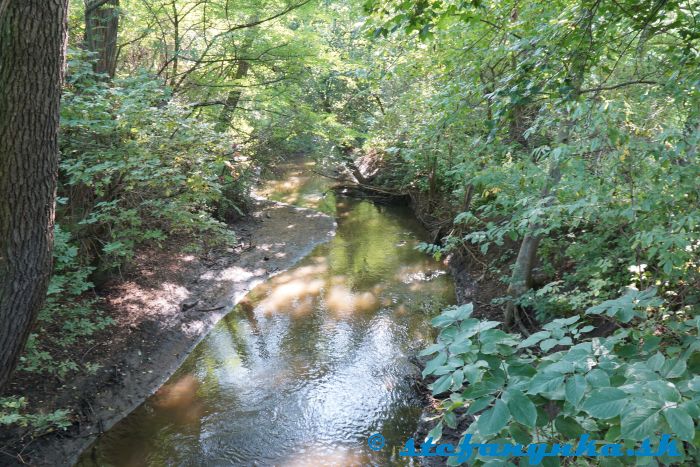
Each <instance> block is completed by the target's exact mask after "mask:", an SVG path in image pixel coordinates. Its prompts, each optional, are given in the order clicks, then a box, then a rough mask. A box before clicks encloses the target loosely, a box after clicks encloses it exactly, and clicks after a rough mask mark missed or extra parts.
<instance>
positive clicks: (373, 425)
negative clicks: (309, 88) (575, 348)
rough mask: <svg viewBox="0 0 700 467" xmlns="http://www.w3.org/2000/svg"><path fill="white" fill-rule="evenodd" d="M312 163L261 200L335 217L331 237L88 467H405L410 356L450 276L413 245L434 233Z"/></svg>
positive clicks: (267, 289) (293, 167)
mask: <svg viewBox="0 0 700 467" xmlns="http://www.w3.org/2000/svg"><path fill="white" fill-rule="evenodd" d="M312 168H313V165H312V163H308V162H306V163H304V162H293V163H290V164H288V165H287V166H284V167H282V169H283V170H281V171H280V173H279V174H278V176H277V177H278V179H277V180H273V181H270V182H268V183H266V184H265V186H263V187H262V189H261V192H262V194H264V195H265V196H268V197H270V198H272V199H277V200H281V201H286V202H290V203H292V204H296V205H300V206H305V207H313V208H317V209H321V210H323V211H324V212H327V213H329V214H331V215H334V216H336V219H337V222H338V231H337V234H336V236H335V237H334V238H333V240H331V241H330V242H329V243H327V244H324V245H321V246H319V247H317V248H316V249H315V250H314V251H313V253H312V254H311V255H309V256H308V257H307V258H306V259H305V260H303V261H302V262H301V263H300V264H299V265H298V266H297V267H295V268H293V269H291V270H289V271H287V272H286V273H283V274H280V275H277V276H275V277H274V278H272V279H271V280H269V281H268V282H266V283H265V284H263V285H261V286H259V287H257V288H256V289H254V290H253V291H252V292H251V293H250V294H249V295H248V297H246V299H245V300H244V301H243V302H242V303H240V304H239V305H238V306H236V308H234V310H233V311H232V312H231V313H230V314H229V315H227V316H226V317H225V318H224V319H223V320H222V321H221V322H220V323H219V324H218V325H217V326H216V327H215V328H214V329H213V330H212V331H211V333H210V334H209V335H208V336H207V337H206V338H205V339H204V340H203V341H202V342H201V343H200V344H199V345H198V346H197V347H196V348H195V350H194V351H193V352H192V354H191V355H190V356H189V357H188V358H187V360H186V361H185V362H184V363H183V365H182V367H181V368H180V369H179V370H178V371H177V372H176V373H175V374H174V375H173V376H172V378H170V380H169V381H168V382H167V383H166V384H165V385H164V386H163V387H162V388H161V389H160V390H159V391H158V392H157V393H156V394H155V395H154V396H153V397H151V398H150V399H148V400H147V401H146V402H145V403H144V404H142V405H141V406H140V407H139V408H138V409H136V410H135V411H134V412H133V413H131V414H130V415H129V416H127V417H126V418H125V419H124V420H122V421H121V422H119V423H118V424H117V425H115V426H114V428H112V429H111V430H109V431H108V432H107V433H105V434H104V435H103V436H102V437H100V438H99V439H98V441H97V442H96V443H95V444H94V445H93V446H92V447H91V448H90V449H88V450H87V451H86V452H85V453H84V454H83V456H82V458H81V460H80V462H79V465H81V466H90V465H115V466H142V465H149V466H150V465H152V466H164V465H173V466H200V465H202V466H204V465H206V466H219V465H221V466H223V465H260V466H269V465H278V466H321V465H341V466H349V465H382V466H383V465H410V462H409V460H407V459H403V458H399V457H398V450H399V448H400V446H401V445H402V444H403V442H405V440H406V439H407V438H408V437H410V436H411V433H412V432H413V431H414V430H415V428H416V424H417V421H418V418H419V415H420V412H421V405H420V400H419V399H418V396H417V394H416V392H415V388H414V385H413V379H412V378H413V377H414V375H415V371H416V369H415V368H414V367H413V366H412V365H411V364H410V363H409V361H408V355H409V353H410V352H411V350H412V349H415V348H418V347H421V346H424V345H426V342H428V341H429V340H430V339H431V338H432V331H431V328H430V325H429V320H430V318H431V317H432V316H434V315H435V314H436V313H437V312H438V311H439V310H440V308H441V307H443V306H445V305H448V304H452V303H453V302H454V290H453V286H452V281H451V279H450V278H449V277H448V276H447V274H446V272H445V270H444V267H443V266H442V265H441V264H439V263H436V262H434V261H432V260H431V259H429V258H427V257H426V256H425V255H423V254H421V253H419V252H417V251H416V250H415V249H414V246H415V245H416V244H417V242H419V241H421V240H425V232H424V231H423V229H422V228H421V227H420V225H419V224H418V223H417V222H416V221H415V219H414V218H413V217H412V216H411V214H410V212H409V211H408V210H407V209H406V208H402V207H391V206H379V205H375V204H372V203H370V202H367V201H358V200H353V199H349V198H343V197H337V198H336V196H335V195H334V194H333V193H332V192H330V191H327V190H328V181H327V180H324V179H323V178H322V177H320V176H318V175H314V174H313V172H312V171H311V170H312ZM375 432H381V433H383V434H384V436H385V437H386V439H387V446H386V447H385V448H384V449H383V450H381V451H379V452H374V451H371V450H370V449H369V448H368V447H367V444H366V442H367V437H368V436H369V435H371V434H372V433H375Z"/></svg>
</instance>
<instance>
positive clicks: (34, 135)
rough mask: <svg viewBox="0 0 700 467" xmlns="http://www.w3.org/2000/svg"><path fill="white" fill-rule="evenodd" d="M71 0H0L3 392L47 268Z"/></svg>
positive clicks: (40, 296) (0, 347)
mask: <svg viewBox="0 0 700 467" xmlns="http://www.w3.org/2000/svg"><path fill="white" fill-rule="evenodd" d="M67 3H68V0H9V1H8V0H0V392H1V391H2V389H3V388H4V387H6V385H7V383H8V381H9V379H10V376H11V374H12V371H13V370H14V368H15V367H16V365H17V362H18V359H19V355H20V352H21V351H22V349H23V348H24V345H25V343H26V341H27V338H28V336H29V332H30V331H31V328H32V324H33V323H34V320H35V318H36V316H37V313H38V312H39V309H40V308H41V307H42V305H43V303H44V298H45V296H46V290H47V287H48V283H49V278H50V275H51V265H52V250H53V223H54V201H55V191H56V177H57V171H58V119H59V101H60V96H61V82H62V78H63V65H64V60H65V46H66V16H67V7H68V5H67Z"/></svg>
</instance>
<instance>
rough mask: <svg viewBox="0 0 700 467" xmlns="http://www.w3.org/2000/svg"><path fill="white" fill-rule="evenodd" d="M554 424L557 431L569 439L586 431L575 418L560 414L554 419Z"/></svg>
mask: <svg viewBox="0 0 700 467" xmlns="http://www.w3.org/2000/svg"><path fill="white" fill-rule="evenodd" d="M554 426H555V427H556V429H557V431H558V432H559V433H561V434H563V435H564V436H566V437H567V438H570V439H576V438H578V437H579V436H581V435H582V434H584V433H585V432H586V430H584V429H583V427H582V426H581V425H579V423H578V422H577V421H576V420H574V419H573V418H571V417H564V416H561V415H560V416H558V417H557V418H556V419H554Z"/></svg>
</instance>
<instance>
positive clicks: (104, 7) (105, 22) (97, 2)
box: [85, 0, 119, 78]
mask: <svg viewBox="0 0 700 467" xmlns="http://www.w3.org/2000/svg"><path fill="white" fill-rule="evenodd" d="M118 30H119V0H106V1H105V0H86V1H85V46H86V47H87V49H88V50H89V51H91V52H95V53H96V54H97V57H96V59H97V61H96V62H95V63H94V66H93V69H94V70H95V73H102V74H106V75H108V76H109V77H110V78H114V73H115V71H116V69H117V32H118Z"/></svg>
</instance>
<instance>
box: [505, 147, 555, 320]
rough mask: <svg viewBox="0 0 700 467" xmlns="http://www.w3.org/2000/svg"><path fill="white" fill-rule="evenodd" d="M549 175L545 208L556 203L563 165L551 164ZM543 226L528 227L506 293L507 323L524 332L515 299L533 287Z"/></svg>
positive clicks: (545, 193)
mask: <svg viewBox="0 0 700 467" xmlns="http://www.w3.org/2000/svg"><path fill="white" fill-rule="evenodd" d="M551 164H552V165H551V166H550V169H549V173H548V174H547V182H546V185H545V187H544V189H543V190H542V198H543V199H546V200H547V201H546V203H545V206H549V205H551V204H552V202H553V201H554V198H552V197H550V193H551V190H552V188H554V187H555V186H556V185H557V184H558V183H559V180H560V179H561V165H560V164H561V163H560V161H558V160H554V161H552V162H551ZM541 228H542V225H541V224H540V223H538V222H536V223H533V224H531V225H530V226H528V231H527V233H526V234H525V237H524V238H523V241H522V243H521V244H520V250H519V251H518V257H517V258H516V260H515V265H513V273H512V275H511V277H510V283H509V285H508V291H507V292H506V293H507V295H508V296H509V297H511V301H510V302H509V303H508V306H507V307H506V311H505V316H504V318H505V323H506V326H508V327H513V325H515V324H518V325H519V327H520V328H521V330H523V331H524V329H523V326H522V323H520V315H519V313H518V307H517V305H516V304H515V299H516V298H518V297H520V296H522V295H523V294H524V293H525V292H527V291H528V290H530V288H531V287H532V271H533V269H534V268H535V263H536V262H537V248H538V247H539V245H540V241H541V240H542V236H541V234H540V233H539V232H538V231H539V230H540V229H541Z"/></svg>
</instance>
